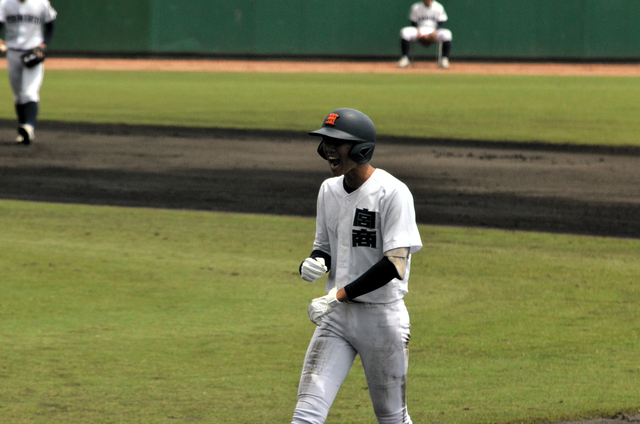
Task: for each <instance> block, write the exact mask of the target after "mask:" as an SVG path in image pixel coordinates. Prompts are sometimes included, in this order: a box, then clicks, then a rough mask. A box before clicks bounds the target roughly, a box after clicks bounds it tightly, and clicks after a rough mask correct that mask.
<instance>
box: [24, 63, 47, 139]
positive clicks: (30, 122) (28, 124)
mask: <svg viewBox="0 0 640 424" xmlns="http://www.w3.org/2000/svg"><path fill="white" fill-rule="evenodd" d="M43 78H44V65H43V64H42V63H40V64H39V65H36V66H34V67H33V68H24V69H23V71H22V88H21V91H20V103H22V104H23V105H24V118H25V122H24V124H23V125H21V126H20V128H19V129H18V133H19V134H20V136H22V137H23V139H24V141H23V142H24V143H26V144H28V143H30V142H31V140H33V138H34V136H35V133H34V130H35V126H36V121H37V120H38V102H39V101H40V87H42V80H43Z"/></svg>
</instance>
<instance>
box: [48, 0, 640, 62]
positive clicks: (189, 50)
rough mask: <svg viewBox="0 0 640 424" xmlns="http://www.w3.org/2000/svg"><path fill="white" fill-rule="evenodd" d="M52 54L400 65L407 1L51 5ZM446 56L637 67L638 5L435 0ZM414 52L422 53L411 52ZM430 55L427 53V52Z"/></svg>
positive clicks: (589, 0) (639, 0) (622, 0)
mask: <svg viewBox="0 0 640 424" xmlns="http://www.w3.org/2000/svg"><path fill="white" fill-rule="evenodd" d="M51 1H52V4H53V6H54V7H55V8H56V10H57V11H58V22H57V29H56V36H55V39H54V42H53V44H52V46H51V47H52V50H55V51H58V52H68V53H86V54H90V53H91V54H101V53H103V54H106V53H109V54H118V53H142V54H174V53H176V54H177V53H180V54H204V55H239V56H258V57H259V56H310V57H311V56H312V57H318V56H348V57H363V58H365V57H366V58H370V57H380V58H390V57H397V56H398V54H399V35H398V34H399V30H400V28H401V27H402V26H405V25H407V24H408V19H407V13H408V10H409V7H410V6H411V4H412V3H413V1H411V0H409V1H404V0H304V1H301V0H224V1H222V0H213V1H204V0H179V1H176V0H138V1H131V0H128V1H125V0H109V1H107V0H92V1H89V2H88V1H86V0H51ZM441 2H442V3H443V5H444V6H445V8H446V10H447V13H448V14H449V22H448V24H447V26H446V27H447V28H449V29H451V30H452V32H453V36H454V45H453V51H452V56H454V57H459V58H469V59H474V58H476V59H492V58H493V59H542V60H544V59H569V60H571V59H575V60H600V59H605V60H607V59H608V60H640V25H639V24H638V22H640V0H536V1H532V0H442V1H441ZM414 53H416V54H417V55H421V54H424V53H425V50H424V49H423V48H422V47H416V48H415V49H414ZM427 53H428V54H431V52H427Z"/></svg>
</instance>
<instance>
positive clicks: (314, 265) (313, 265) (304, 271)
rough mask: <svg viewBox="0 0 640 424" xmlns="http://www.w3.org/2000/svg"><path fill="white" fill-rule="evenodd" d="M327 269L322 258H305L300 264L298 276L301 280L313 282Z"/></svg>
mask: <svg viewBox="0 0 640 424" xmlns="http://www.w3.org/2000/svg"><path fill="white" fill-rule="evenodd" d="M327 271H328V268H327V266H326V265H325V264H324V259H323V258H307V259H305V260H304V262H302V265H301V266H300V276H301V277H302V279H303V280H305V281H308V282H310V283H313V282H314V281H316V280H317V279H318V278H320V277H322V276H323V275H324V274H326V273H327Z"/></svg>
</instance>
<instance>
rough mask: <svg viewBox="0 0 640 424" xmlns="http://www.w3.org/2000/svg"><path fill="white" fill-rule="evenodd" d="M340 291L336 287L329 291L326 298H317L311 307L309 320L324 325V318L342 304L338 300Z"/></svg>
mask: <svg viewBox="0 0 640 424" xmlns="http://www.w3.org/2000/svg"><path fill="white" fill-rule="evenodd" d="M337 292H338V289H337V288H336V287H334V288H332V289H331V290H330V291H329V294H327V295H326V296H322V297H318V298H315V299H313V300H312V301H311V305H309V319H310V320H311V321H312V322H313V323H314V324H315V325H320V324H322V317H324V316H325V315H329V314H330V313H331V312H333V310H334V309H335V308H336V306H338V305H339V304H340V301H339V300H338V299H337V298H336V293H337Z"/></svg>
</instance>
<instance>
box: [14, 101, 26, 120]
mask: <svg viewBox="0 0 640 424" xmlns="http://www.w3.org/2000/svg"><path fill="white" fill-rule="evenodd" d="M16 116H17V117H18V124H20V125H22V124H24V123H25V122H26V121H25V115H24V105H21V104H18V103H16Z"/></svg>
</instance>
